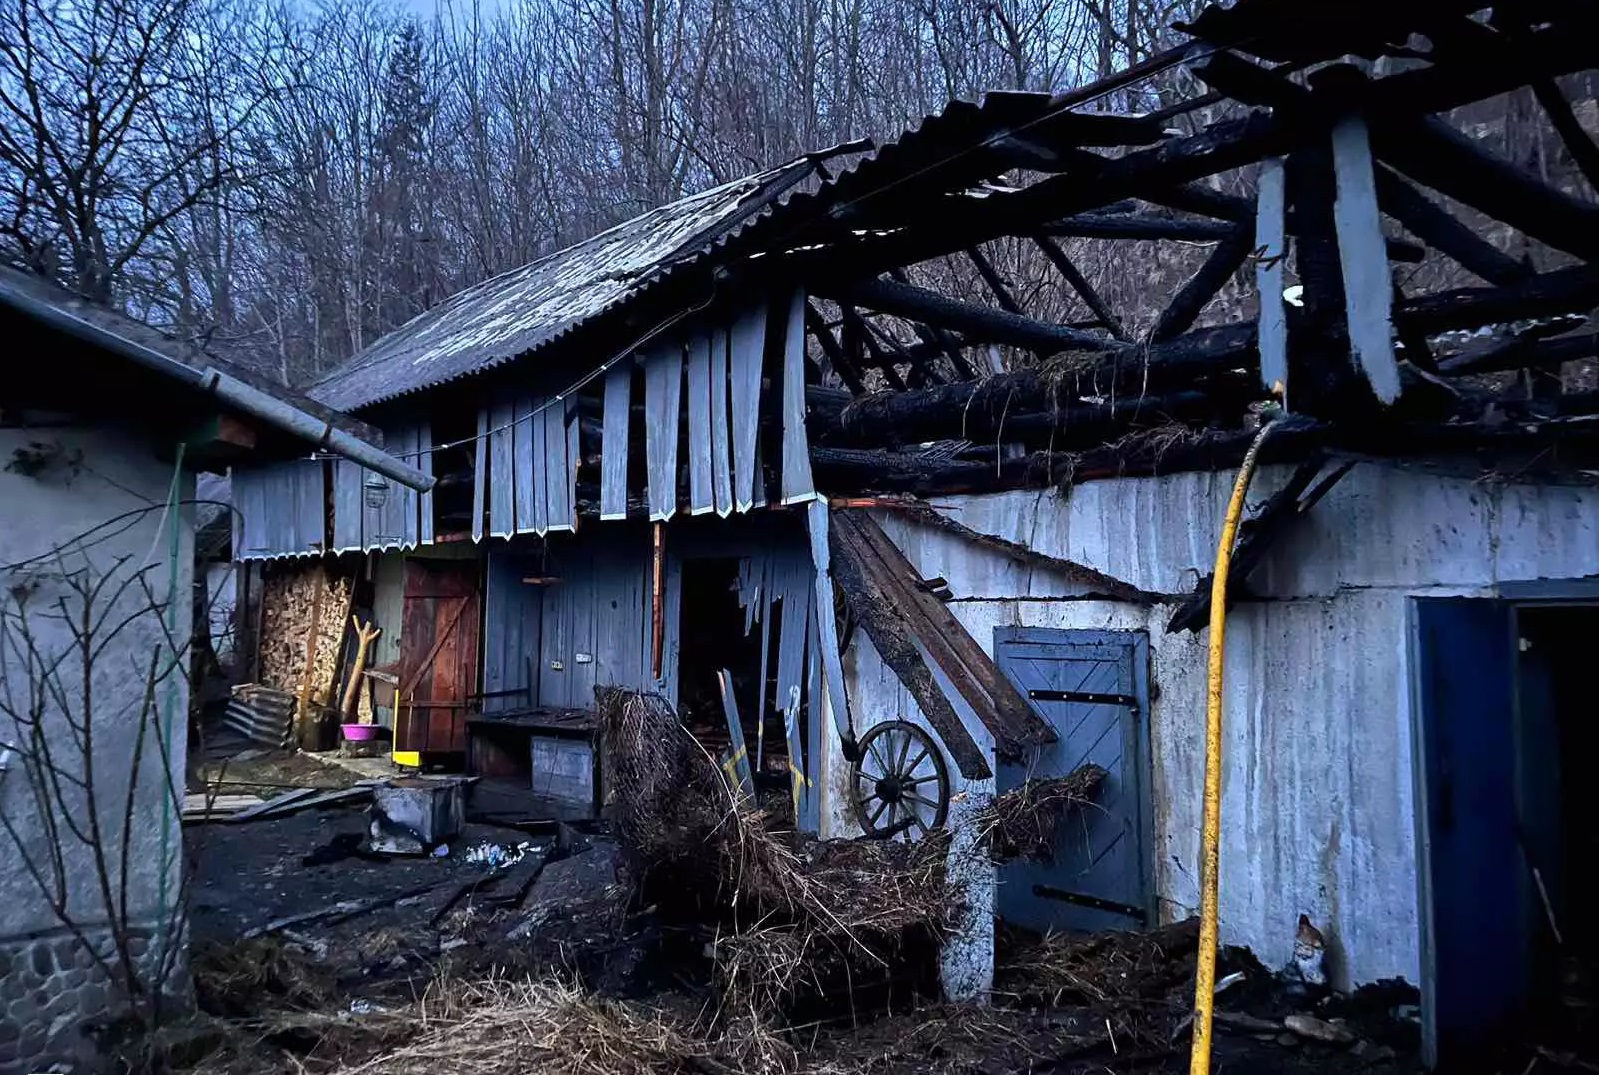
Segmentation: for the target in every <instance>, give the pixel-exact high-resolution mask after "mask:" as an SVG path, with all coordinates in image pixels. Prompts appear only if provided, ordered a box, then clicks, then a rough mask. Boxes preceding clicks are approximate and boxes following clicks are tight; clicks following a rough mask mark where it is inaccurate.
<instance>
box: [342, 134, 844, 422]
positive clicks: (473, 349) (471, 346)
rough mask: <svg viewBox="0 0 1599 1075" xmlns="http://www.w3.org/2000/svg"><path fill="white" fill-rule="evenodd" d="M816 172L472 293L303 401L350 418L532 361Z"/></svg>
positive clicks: (359, 358) (401, 331)
mask: <svg viewBox="0 0 1599 1075" xmlns="http://www.w3.org/2000/svg"><path fill="white" fill-rule="evenodd" d="M813 167H814V166H813V165H812V164H811V163H810V162H809V161H808V160H804V159H801V160H798V161H794V162H792V163H791V164H787V165H784V166H783V167H781V168H776V169H773V170H771V171H768V172H762V173H760V174H758V175H752V176H746V177H745V178H743V179H738V180H735V181H733V182H731V183H724V184H723V185H722V186H719V187H713V188H712V189H710V190H707V191H703V192H701V193H699V194H694V195H690V196H689V197H687V198H683V199H681V200H679V201H675V202H672V203H671V204H669V205H663V206H660V207H659V208H657V209H652V210H650V211H649V212H647V213H645V214H643V215H642V216H637V217H634V218H633V219H632V220H629V221H626V222H625V223H622V224H618V225H617V226H616V227H614V228H611V229H609V230H608V231H603V232H601V233H600V234H598V235H596V236H594V237H593V238H591V239H585V240H584V241H582V242H580V243H578V244H577V245H575V246H571V247H568V248H567V249H565V250H562V251H559V252H558V253H555V254H551V255H549V256H548V257H544V258H540V259H539V260H538V261H535V262H532V263H531V264H528V265H524V266H522V267H521V268H519V269H512V270H511V271H510V272H506V273H502V274H500V275H499V276H496V277H493V278H492V279H489V280H485V281H483V282H482V283H480V284H477V285H475V286H473V287H469V288H467V289H466V290H465V291H462V292H460V293H459V294H457V295H454V296H452V297H451V298H449V299H446V300H445V301H444V302H442V303H440V304H439V305H437V306H435V307H433V308H432V309H431V310H428V311H427V312H426V313H423V314H420V315H418V316H417V317H415V318H412V319H411V320H410V321H409V322H407V323H406V324H405V325H402V326H401V327H400V328H398V329H396V330H394V331H393V332H391V333H389V334H388V335H387V336H385V337H383V338H382V339H381V340H379V341H377V342H376V343H374V344H373V345H372V346H371V347H368V348H367V349H366V350H364V351H362V352H361V353H360V354H357V355H355V356H354V357H353V358H351V359H350V360H349V361H348V362H346V363H345V364H344V365H342V366H340V367H339V368H338V369H336V370H334V371H333V372H332V373H330V374H328V375H327V376H326V377H324V378H323V379H322V380H321V381H319V382H318V383H317V384H316V386H315V387H313V388H312V389H311V392H310V394H311V396H312V397H313V398H315V399H319V400H321V401H322V402H323V403H325V404H327V405H328V406H330V407H338V408H340V409H341V410H356V409H359V408H361V407H366V406H370V405H371V404H374V403H379V402H381V401H383V400H386V399H392V398H394V397H396V396H402V395H405V394H406V393H409V392H415V391H418V390H420V389H423V388H429V387H431V386H433V385H438V384H443V383H444V382H446V381H452V380H455V379H456V378H459V377H465V376H467V375H469V374H472V373H476V372H478V371H480V370H485V369H489V368H491V367H494V366H497V365H499V364H501V363H503V362H507V361H510V360H511V359H514V358H516V357H518V356H520V355H523V354H526V353H528V352H530V351H534V350H536V349H538V348H540V347H542V346H544V345H545V344H548V343H550V342H551V341H552V340H555V339H558V338H559V337H561V336H563V335H565V334H566V333H568V332H570V331H571V330H572V329H574V328H576V327H577V326H578V325H580V324H582V323H584V322H586V321H588V320H590V319H592V318H594V317H596V316H598V315H600V314H603V313H605V312H607V311H609V310H612V309H613V308H615V307H616V306H618V305H619V304H621V303H624V302H626V301H627V300H629V299H631V298H633V297H634V296H636V295H638V294H639V293H641V292H642V291H644V290H646V289H647V288H648V287H649V286H650V285H651V284H654V283H656V282H658V281H659V280H660V279H661V278H662V277H663V276H665V275H666V274H667V273H668V272H670V271H671V270H672V269H673V268H676V267H679V266H680V265H682V264H688V263H692V262H694V261H697V260H699V258H701V257H703V256H704V255H705V254H707V253H708V252H709V251H710V249H711V248H712V247H713V246H714V245H715V244H717V243H718V242H720V241H725V239H726V238H727V237H728V236H730V235H732V234H735V233H736V232H737V231H738V229H739V228H740V226H742V225H745V224H747V223H748V222H749V221H750V219H751V217H752V216H754V215H756V214H759V213H760V212H762V211H763V210H765V209H767V208H768V207H770V206H771V205H772V204H773V203H775V202H776V201H777V199H778V198H779V197H781V195H782V194H783V193H784V192H785V191H786V190H788V189H789V188H790V187H792V186H793V184H794V183H796V182H798V181H799V180H802V179H804V178H805V177H806V176H808V175H810V174H811V172H812V170H813Z"/></svg>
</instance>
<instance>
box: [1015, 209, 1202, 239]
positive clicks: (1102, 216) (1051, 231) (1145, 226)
mask: <svg viewBox="0 0 1599 1075" xmlns="http://www.w3.org/2000/svg"><path fill="white" fill-rule="evenodd" d="M1038 232H1039V234H1041V235H1054V236H1058V237H1061V238H1082V239H1178V240H1183V241H1187V242H1201V243H1202V242H1209V241H1210V240H1213V239H1223V238H1226V237H1227V236H1228V235H1231V234H1232V232H1233V226H1232V224H1230V223H1228V222H1226V221H1222V220H1205V219H1203V218H1201V217H1195V216H1188V215H1186V214H1184V215H1179V214H1175V213H1104V212H1093V213H1078V214H1077V215H1076V216H1070V217H1064V218H1062V219H1060V220H1054V221H1050V222H1049V223H1047V224H1044V225H1042V226H1041V227H1040V228H1039V229H1038Z"/></svg>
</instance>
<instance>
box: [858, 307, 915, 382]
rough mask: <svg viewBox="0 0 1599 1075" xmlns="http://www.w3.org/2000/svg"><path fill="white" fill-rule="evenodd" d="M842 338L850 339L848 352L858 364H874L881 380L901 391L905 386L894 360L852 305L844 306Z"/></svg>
mask: <svg viewBox="0 0 1599 1075" xmlns="http://www.w3.org/2000/svg"><path fill="white" fill-rule="evenodd" d="M843 311H844V327H843V332H844V338H845V339H846V340H849V341H850V348H849V352H850V354H851V356H853V357H855V358H856V361H857V363H858V364H859V365H861V366H863V367H865V366H874V367H876V368H877V369H878V370H879V371H880V372H881V373H882V375H883V380H885V381H887V382H888V387H889V388H890V389H892V390H893V391H895V392H903V391H904V390H905V388H906V385H905V380H904V378H902V377H901V376H900V375H899V370H897V369H895V368H894V360H893V359H892V358H890V357H888V356H887V355H886V354H884V353H883V347H882V345H881V344H879V343H878V342H877V337H876V336H874V335H873V334H872V329H871V326H870V325H869V324H867V322H866V319H865V318H864V317H862V316H861V314H860V311H859V310H857V309H855V307H853V306H844V307H843Z"/></svg>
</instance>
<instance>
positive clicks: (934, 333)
mask: <svg viewBox="0 0 1599 1075" xmlns="http://www.w3.org/2000/svg"><path fill="white" fill-rule="evenodd" d="M889 275H890V276H892V277H893V278H894V279H895V280H896V281H898V282H899V283H902V284H904V283H909V282H910V281H909V278H908V277H907V276H906V275H905V270H904V269H902V268H896V269H893V270H892V271H890V272H889ZM911 329H912V331H914V332H915V333H916V338H917V339H919V340H921V341H922V346H921V348H919V349H918V351H917V352H913V353H917V354H918V355H919V357H923V358H925V357H927V356H928V355H932V354H942V355H943V356H944V357H945V358H947V359H948V360H949V364H950V368H951V369H953V370H954V371H955V379H956V380H958V381H964V380H969V379H971V378H972V377H975V376H976V373H975V372H974V371H973V370H972V365H971V363H970V362H967V361H966V356H965V355H963V354H961V349H960V341H958V340H956V339H955V337H954V336H952V335H950V334H949V333H948V332H945V331H944V330H943V329H941V328H934V327H933V326H931V325H924V324H922V323H921V322H920V321H914V322H911ZM943 379H944V378H941V377H934V378H932V380H933V381H934V382H935V383H936V382H939V381H942V380H943Z"/></svg>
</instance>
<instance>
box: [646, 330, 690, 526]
mask: <svg viewBox="0 0 1599 1075" xmlns="http://www.w3.org/2000/svg"><path fill="white" fill-rule="evenodd" d="M682 395H683V350H682V348H681V347H676V346H668V347H663V348H661V349H660V350H658V351H656V352H654V353H653V354H651V355H650V357H649V359H648V360H647V361H646V363H645V366H644V408H645V416H646V419H645V430H644V432H645V438H646V449H647V452H648V456H649V481H650V518H651V519H652V520H654V521H657V522H661V521H664V520H666V519H670V518H671V517H672V516H673V515H675V514H676V513H677V441H678V408H679V404H680V402H681V399H682Z"/></svg>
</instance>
